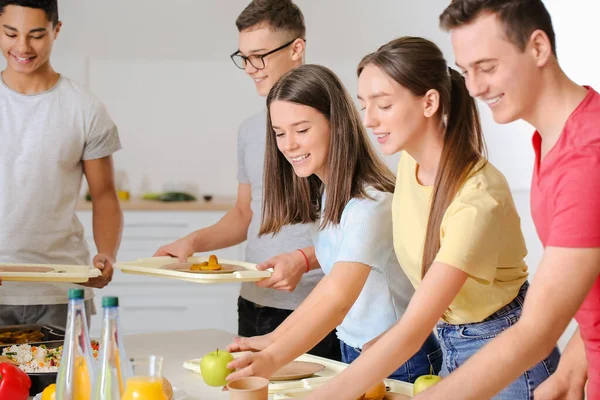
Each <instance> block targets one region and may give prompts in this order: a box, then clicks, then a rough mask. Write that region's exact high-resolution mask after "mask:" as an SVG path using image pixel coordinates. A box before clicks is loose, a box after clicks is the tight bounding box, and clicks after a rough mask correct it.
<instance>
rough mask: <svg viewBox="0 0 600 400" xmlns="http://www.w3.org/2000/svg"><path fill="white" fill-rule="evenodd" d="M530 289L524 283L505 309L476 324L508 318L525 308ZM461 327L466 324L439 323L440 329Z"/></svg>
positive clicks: (526, 283)
mask: <svg viewBox="0 0 600 400" xmlns="http://www.w3.org/2000/svg"><path fill="white" fill-rule="evenodd" d="M528 289H529V282H528V281H525V283H523V284H522V285H521V288H520V289H519V293H517V296H516V297H515V298H514V299H513V300H512V301H511V302H510V303H508V304H507V305H505V306H504V307H502V308H500V309H499V310H498V311H496V312H495V313H493V314H492V315H490V316H489V317H487V318H486V319H484V320H483V321H481V322H475V323H477V324H479V323H482V322H488V321H492V320H495V319H498V318H502V317H506V316H507V315H509V314H511V313H512V312H513V311H514V310H517V309H521V308H523V303H524V302H525V295H526V294H527V290H528ZM460 325H465V324H459V325H456V324H449V323H447V322H444V321H441V320H440V321H439V322H438V323H437V327H438V328H444V327H446V328H451V327H454V328H455V327H457V326H460Z"/></svg>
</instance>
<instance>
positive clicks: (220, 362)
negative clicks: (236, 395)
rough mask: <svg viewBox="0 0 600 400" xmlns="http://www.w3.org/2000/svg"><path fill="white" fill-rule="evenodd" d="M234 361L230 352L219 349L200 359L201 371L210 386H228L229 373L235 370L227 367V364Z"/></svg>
mask: <svg viewBox="0 0 600 400" xmlns="http://www.w3.org/2000/svg"><path fill="white" fill-rule="evenodd" d="M231 361H233V356H232V355H231V353H230V352H228V351H224V350H218V349H217V351H213V352H210V353H208V354H207V355H205V356H204V357H203V358H202V361H200V373H201V374H202V378H203V379H204V382H206V384H207V385H208V386H227V380H226V379H225V378H227V375H229V374H230V373H232V372H234V370H233V369H229V368H227V364H229V363H230V362H231Z"/></svg>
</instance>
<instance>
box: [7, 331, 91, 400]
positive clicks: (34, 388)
mask: <svg viewBox="0 0 600 400" xmlns="http://www.w3.org/2000/svg"><path fill="white" fill-rule="evenodd" d="M91 344H92V350H93V355H94V358H97V357H98V348H99V343H98V342H96V341H94V340H92V343H91ZM62 351H63V341H61V340H55V341H48V342H38V343H25V344H13V345H8V346H2V347H0V355H2V356H3V357H6V359H7V360H9V361H10V362H12V363H13V364H15V365H17V366H18V367H19V368H20V369H21V370H22V371H23V372H25V373H26V374H27V375H28V376H29V378H30V379H31V388H30V389H29V395H30V396H35V395H36V394H37V393H40V392H41V391H43V390H44V389H45V388H46V387H47V386H48V385H51V384H52V383H56V376H57V375H58V368H59V367H60V360H61V358H62Z"/></svg>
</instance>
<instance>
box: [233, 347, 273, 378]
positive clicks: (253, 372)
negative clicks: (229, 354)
mask: <svg viewBox="0 0 600 400" xmlns="http://www.w3.org/2000/svg"><path fill="white" fill-rule="evenodd" d="M227 368H229V369H235V370H236V372H234V373H232V374H230V375H229V376H228V377H227V381H229V382H230V381H232V380H234V379H238V378H244V377H247V376H261V377H263V378H267V379H269V378H270V377H271V376H272V375H273V374H274V373H275V371H277V370H278V369H279V367H278V366H277V365H275V360H274V358H273V357H272V356H271V355H270V354H269V352H267V351H259V352H256V353H246V354H244V355H243V356H241V357H238V358H236V359H235V360H233V361H232V362H230V363H229V364H227Z"/></svg>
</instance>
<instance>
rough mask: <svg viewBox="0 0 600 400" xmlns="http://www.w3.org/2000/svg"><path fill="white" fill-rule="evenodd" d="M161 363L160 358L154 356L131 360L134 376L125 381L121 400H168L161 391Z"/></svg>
mask: <svg viewBox="0 0 600 400" xmlns="http://www.w3.org/2000/svg"><path fill="white" fill-rule="evenodd" d="M162 363H163V359H162V357H159V356H154V355H151V356H148V357H144V358H136V359H135V360H133V363H132V364H133V373H134V376H133V378H129V379H128V380H127V386H126V388H125V395H124V396H123V398H122V399H121V400H142V399H143V400H169V399H167V396H165V393H164V391H163V384H162Z"/></svg>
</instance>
